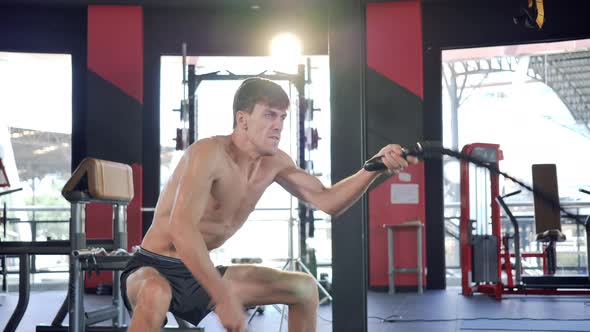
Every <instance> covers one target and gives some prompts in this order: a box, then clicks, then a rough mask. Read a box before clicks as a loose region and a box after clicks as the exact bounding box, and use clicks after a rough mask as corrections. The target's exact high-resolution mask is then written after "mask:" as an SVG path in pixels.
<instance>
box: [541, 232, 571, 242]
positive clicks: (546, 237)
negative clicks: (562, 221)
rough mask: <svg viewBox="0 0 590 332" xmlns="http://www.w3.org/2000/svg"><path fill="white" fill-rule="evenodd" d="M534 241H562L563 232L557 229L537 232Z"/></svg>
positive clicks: (563, 239)
mask: <svg viewBox="0 0 590 332" xmlns="http://www.w3.org/2000/svg"><path fill="white" fill-rule="evenodd" d="M535 239H536V241H538V242H563V241H565V240H566V238H565V234H563V233H562V232H561V231H560V230H559V229H549V230H546V231H544V232H541V233H537V236H536V238H535Z"/></svg>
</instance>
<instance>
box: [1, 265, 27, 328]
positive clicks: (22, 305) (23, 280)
mask: <svg viewBox="0 0 590 332" xmlns="http://www.w3.org/2000/svg"><path fill="white" fill-rule="evenodd" d="M29 267H30V256H29V254H21V255H19V279H18V303H17V305H16V308H15V309H14V312H13V313H12V316H10V319H9V320H8V323H7V324H6V327H5V328H4V332H14V331H16V328H17V327H18V324H19V323H20V321H21V319H22V318H23V316H24V314H25V310H26V309H27V306H28V304H29V294H30V281H31V280H30V276H31V274H30V273H29V272H30V271H29Z"/></svg>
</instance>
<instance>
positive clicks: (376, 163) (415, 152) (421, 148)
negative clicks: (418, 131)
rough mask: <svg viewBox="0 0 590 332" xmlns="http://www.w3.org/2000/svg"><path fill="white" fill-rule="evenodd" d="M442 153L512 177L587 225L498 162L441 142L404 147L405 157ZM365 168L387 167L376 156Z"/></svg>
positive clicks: (420, 143) (554, 206) (434, 155)
mask: <svg viewBox="0 0 590 332" xmlns="http://www.w3.org/2000/svg"><path fill="white" fill-rule="evenodd" d="M442 155H447V156H450V157H453V158H456V159H459V160H463V161H467V162H469V163H472V164H474V165H476V166H479V167H483V168H486V169H488V170H489V171H490V172H492V173H494V174H500V175H502V176H503V177H505V178H507V179H510V180H511V181H513V182H515V183H517V184H518V185H520V186H521V187H523V188H525V189H526V190H528V191H530V192H532V193H533V194H534V195H537V197H539V198H541V199H542V200H543V201H545V202H546V203H547V204H549V205H551V207H552V208H554V209H559V210H560V211H561V212H563V214H564V215H565V216H566V217H568V218H571V219H573V220H574V221H575V222H576V223H578V224H580V225H582V226H585V223H584V222H583V221H582V220H580V216H579V215H577V214H573V213H571V212H569V211H567V210H566V209H564V208H563V207H562V206H561V204H559V201H556V200H555V199H553V198H552V197H550V196H549V195H547V194H546V193H545V192H543V191H541V190H538V189H535V188H533V187H531V186H530V185H528V184H526V183H524V182H523V181H522V180H519V179H517V178H515V177H513V176H511V175H510V174H508V173H506V172H502V171H500V169H499V168H498V164H497V163H490V162H487V161H484V160H482V159H479V158H477V157H474V156H471V155H468V154H466V153H463V152H459V151H455V150H451V149H448V148H445V147H443V146H442V144H441V143H439V142H419V143H417V144H416V146H415V147H414V148H412V149H404V157H407V156H415V157H417V158H420V159H431V158H441V157H442ZM364 168H365V170H367V171H383V170H385V169H386V166H385V164H384V163H383V161H382V160H381V156H377V157H375V158H372V159H370V160H368V161H367V162H366V163H365V165H364Z"/></svg>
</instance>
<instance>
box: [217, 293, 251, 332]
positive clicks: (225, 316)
mask: <svg viewBox="0 0 590 332" xmlns="http://www.w3.org/2000/svg"><path fill="white" fill-rule="evenodd" d="M215 313H216V314H217V316H218V317H219V320H221V324H222V325H223V327H225V328H226V329H227V331H228V332H245V331H246V317H245V316H244V307H243V306H242V304H241V303H240V302H239V301H238V300H237V299H236V298H235V296H227V297H226V298H225V299H224V300H223V301H220V302H219V303H217V304H216V305H215Z"/></svg>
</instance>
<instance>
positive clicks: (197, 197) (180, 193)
mask: <svg viewBox="0 0 590 332" xmlns="http://www.w3.org/2000/svg"><path fill="white" fill-rule="evenodd" d="M218 155H219V152H218V150H217V147H216V145H215V143H214V142H212V141H210V140H204V141H201V142H198V143H197V144H195V145H193V146H191V147H190V148H189V150H187V152H186V153H185V154H184V156H183V157H182V159H181V161H180V163H179V165H178V167H180V168H181V169H180V170H179V171H180V172H181V174H182V175H181V177H180V179H179V183H178V188H177V190H176V195H175V197H174V204H173V206H172V212H171V214H170V232H171V237H172V242H173V245H174V247H175V248H176V252H177V255H178V257H179V258H180V259H181V260H182V262H183V263H184V264H185V265H186V267H187V268H188V269H189V270H190V271H191V273H192V274H193V275H194V277H195V278H196V279H197V280H198V281H199V282H200V283H201V284H202V285H203V287H205V289H206V290H207V292H208V293H209V294H210V295H211V298H212V299H213V300H214V301H216V302H217V301H219V299H222V298H224V297H227V296H228V295H227V287H225V285H224V284H223V281H222V279H221V275H220V274H219V272H218V271H217V269H215V266H214V265H213V262H211V258H210V257H209V250H208V249H207V246H206V245H205V241H204V239H203V236H202V235H201V232H200V231H199V229H198V227H199V222H200V220H201V217H202V216H203V214H204V212H205V208H206V206H207V201H208V198H209V195H210V192H211V186H212V185H213V182H214V180H215V178H216V174H215V170H216V168H215V164H216V163H218V160H217V159H218Z"/></svg>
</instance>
